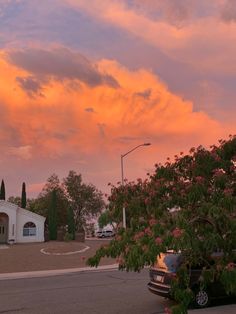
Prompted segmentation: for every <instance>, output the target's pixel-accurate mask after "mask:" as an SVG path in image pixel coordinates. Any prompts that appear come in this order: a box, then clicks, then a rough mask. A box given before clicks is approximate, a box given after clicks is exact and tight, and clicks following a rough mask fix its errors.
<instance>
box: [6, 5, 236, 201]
mask: <svg viewBox="0 0 236 314" xmlns="http://www.w3.org/2000/svg"><path fill="white" fill-rule="evenodd" d="M235 99H236V1H235V0H207V1H206V0H198V1H196V0H102V1H101V0H89V1H87V0H42V1H40V2H39V1H37V0H0V126H1V128H0V145H1V155H0V178H2V179H4V182H5V186H6V194H7V197H8V196H10V195H15V196H17V195H20V194H21V185H22V182H25V183H26V186H27V196H28V197H36V196H37V195H38V193H39V192H40V191H41V189H42V187H43V185H44V184H45V181H46V180H47V178H48V177H49V176H50V175H51V174H53V173H56V174H57V175H58V176H59V178H60V179H62V178H64V177H66V176H67V174H68V172H69V170H75V171H76V172H77V173H81V174H82V178H83V181H84V182H86V183H92V184H94V185H95V186H96V187H97V188H98V189H100V190H102V191H103V192H105V193H109V187H108V183H109V182H111V183H113V184H117V182H119V181H120V180H121V155H122V154H125V153H126V152H128V151H130V150H131V149H133V148H134V147H136V146H138V145H140V144H142V143H146V142H149V143H151V145H150V146H141V147H139V148H138V149H137V150H135V151H133V152H132V153H130V154H128V155H127V156H126V157H124V176H125V178H127V179H128V180H136V179H137V178H139V177H141V178H145V177H146V174H147V173H152V172H153V171H154V164H155V163H159V162H161V163H162V162H165V160H166V158H168V157H170V158H172V157H173V156H174V155H176V154H179V153H180V152H184V153H188V151H189V149H190V148H191V147H193V146H195V147H196V146H198V145H203V146H204V147H206V148H209V146H210V145H212V144H217V143H218V140H219V139H222V138H223V139H227V138H228V135H229V134H235V133H236V126H235V119H236V106H235Z"/></svg>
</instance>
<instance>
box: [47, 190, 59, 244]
mask: <svg viewBox="0 0 236 314" xmlns="http://www.w3.org/2000/svg"><path fill="white" fill-rule="evenodd" d="M48 230H49V238H50V240H56V239H57V191H56V190H53V191H52V193H51V204H50V207H49V211H48Z"/></svg>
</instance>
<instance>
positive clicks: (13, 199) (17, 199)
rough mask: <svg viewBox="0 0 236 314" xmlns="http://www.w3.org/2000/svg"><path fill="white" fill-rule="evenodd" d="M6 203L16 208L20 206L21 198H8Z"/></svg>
mask: <svg viewBox="0 0 236 314" xmlns="http://www.w3.org/2000/svg"><path fill="white" fill-rule="evenodd" d="M7 201H8V202H10V203H12V204H15V205H17V206H21V198H20V197H19V196H9V197H8V200H7Z"/></svg>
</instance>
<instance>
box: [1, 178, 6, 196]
mask: <svg viewBox="0 0 236 314" xmlns="http://www.w3.org/2000/svg"><path fill="white" fill-rule="evenodd" d="M0 199H1V200H5V199H6V192H5V183H4V180H2V183H1V190H0Z"/></svg>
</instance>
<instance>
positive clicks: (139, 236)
mask: <svg viewBox="0 0 236 314" xmlns="http://www.w3.org/2000/svg"><path fill="white" fill-rule="evenodd" d="M143 236H144V232H143V231H140V232H138V233H136V234H135V235H134V237H133V239H134V241H137V240H139V239H141V238H142V237H143Z"/></svg>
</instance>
